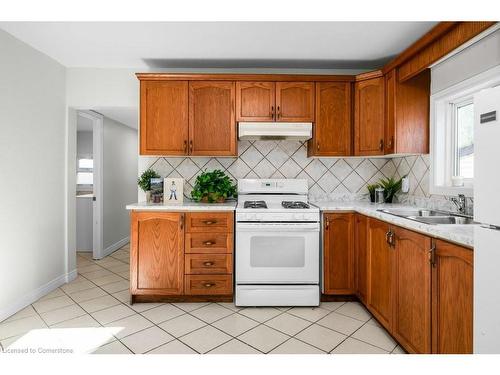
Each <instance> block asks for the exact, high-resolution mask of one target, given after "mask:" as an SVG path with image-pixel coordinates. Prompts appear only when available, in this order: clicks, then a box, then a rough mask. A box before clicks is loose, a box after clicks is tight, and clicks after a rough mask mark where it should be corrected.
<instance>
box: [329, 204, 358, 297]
mask: <svg viewBox="0 0 500 375" xmlns="http://www.w3.org/2000/svg"><path fill="white" fill-rule="evenodd" d="M324 224H325V226H324V228H325V230H324V248H323V252H324V257H323V260H324V265H323V272H324V293H325V294H353V293H354V214H352V213H339V214H324Z"/></svg>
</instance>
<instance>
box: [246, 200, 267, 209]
mask: <svg viewBox="0 0 500 375" xmlns="http://www.w3.org/2000/svg"><path fill="white" fill-rule="evenodd" d="M243 208H267V204H266V202H264V201H245V203H244V204H243Z"/></svg>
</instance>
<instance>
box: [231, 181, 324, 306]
mask: <svg viewBox="0 0 500 375" xmlns="http://www.w3.org/2000/svg"><path fill="white" fill-rule="evenodd" d="M307 192H308V188H307V180H299V179H242V180H238V206H237V207H236V250H235V264H236V305H237V306H318V305H319V300H320V289H319V274H320V264H319V257H320V249H319V231H320V215H319V209H318V208H317V207H314V206H311V205H309V204H308V203H307Z"/></svg>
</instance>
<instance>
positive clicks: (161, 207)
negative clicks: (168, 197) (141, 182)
mask: <svg viewBox="0 0 500 375" xmlns="http://www.w3.org/2000/svg"><path fill="white" fill-rule="evenodd" d="M236 204H237V202H236V201H227V202H224V203H201V202H200V203H198V202H194V201H191V200H185V201H184V202H183V203H181V204H176V205H173V204H169V205H167V204H163V203H147V202H139V203H132V204H128V205H127V206H126V208H127V210H137V211H234V210H235V209H236Z"/></svg>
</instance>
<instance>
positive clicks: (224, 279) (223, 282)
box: [184, 275, 233, 296]
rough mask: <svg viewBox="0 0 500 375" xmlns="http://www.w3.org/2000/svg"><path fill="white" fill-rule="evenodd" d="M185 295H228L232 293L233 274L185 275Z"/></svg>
mask: <svg viewBox="0 0 500 375" xmlns="http://www.w3.org/2000/svg"><path fill="white" fill-rule="evenodd" d="M184 293H185V294H186V295H203V296H209V295H228V294H232V293H233V275H186V276H185V282H184Z"/></svg>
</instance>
